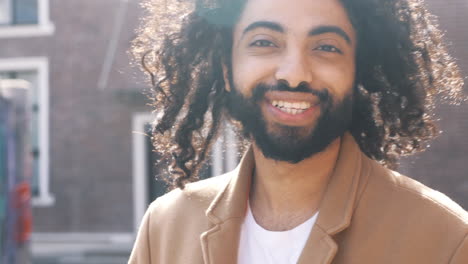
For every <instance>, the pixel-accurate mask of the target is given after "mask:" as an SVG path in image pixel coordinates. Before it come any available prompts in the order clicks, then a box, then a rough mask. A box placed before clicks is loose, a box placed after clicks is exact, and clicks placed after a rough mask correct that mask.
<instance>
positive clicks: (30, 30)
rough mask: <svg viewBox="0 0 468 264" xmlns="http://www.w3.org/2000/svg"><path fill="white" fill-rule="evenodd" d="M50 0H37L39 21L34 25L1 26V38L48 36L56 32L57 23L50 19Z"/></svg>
mask: <svg viewBox="0 0 468 264" xmlns="http://www.w3.org/2000/svg"><path fill="white" fill-rule="evenodd" d="M49 7H50V6H49V0H37V8H38V23H37V24H32V25H19V24H12V25H3V26H0V38H24V37H38V36H48V35H52V34H54V32H55V25H54V24H53V23H52V22H51V20H50V9H49Z"/></svg>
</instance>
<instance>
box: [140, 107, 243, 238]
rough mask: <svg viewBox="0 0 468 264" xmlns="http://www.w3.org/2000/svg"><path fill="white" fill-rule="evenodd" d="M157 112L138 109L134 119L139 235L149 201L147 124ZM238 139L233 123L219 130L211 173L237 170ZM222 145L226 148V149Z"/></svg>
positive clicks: (213, 149) (216, 174)
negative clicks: (139, 110)
mask: <svg viewBox="0 0 468 264" xmlns="http://www.w3.org/2000/svg"><path fill="white" fill-rule="evenodd" d="M154 120H155V114H154V113H149V112H135V113H133V118H132V155H133V156H132V174H133V182H132V184H133V232H134V233H135V234H136V232H137V231H138V228H139V226H140V223H141V219H142V218H143V215H144V214H145V211H146V209H147V208H148V204H149V203H150V201H149V200H148V189H147V188H148V186H147V182H146V181H147V176H148V157H147V152H146V151H145V149H146V147H147V145H146V138H147V137H148V136H147V135H146V132H145V125H146V124H152V123H153V121H154ZM236 142H237V138H236V135H235V133H234V131H233V127H232V125H230V124H229V123H226V127H225V128H224V129H223V130H222V131H220V135H219V137H218V138H217V140H216V142H214V144H213V147H212V155H211V164H212V167H211V176H218V175H221V174H222V173H224V172H227V171H231V170H234V169H235V168H236V167H237V165H238V163H239V159H238V155H237V151H238V147H237V145H236ZM223 146H224V148H225V151H223Z"/></svg>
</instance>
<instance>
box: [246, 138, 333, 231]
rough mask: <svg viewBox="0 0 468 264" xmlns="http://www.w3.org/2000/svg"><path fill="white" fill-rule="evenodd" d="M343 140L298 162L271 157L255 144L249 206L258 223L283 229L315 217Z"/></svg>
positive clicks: (265, 226) (270, 228)
mask: <svg viewBox="0 0 468 264" xmlns="http://www.w3.org/2000/svg"><path fill="white" fill-rule="evenodd" d="M340 143H341V140H340V139H336V140H335V141H333V142H332V143H331V144H330V145H329V146H328V147H327V148H326V149H325V150H324V151H323V152H320V153H317V154H315V155H313V156H311V157H309V158H307V159H305V160H303V161H301V162H299V163H297V164H291V163H288V162H282V161H275V160H272V159H268V158H266V157H265V156H264V155H263V154H262V152H261V151H260V150H259V149H258V147H257V146H256V145H255V144H254V146H253V151H254V157H255V171H254V176H253V178H252V179H253V180H252V187H251V191H250V206H251V208H252V213H253V215H254V217H255V219H256V221H257V223H258V224H259V225H261V226H263V227H264V228H266V229H269V230H274V231H281V230H288V229H291V228H293V227H295V226H297V225H299V224H301V223H303V222H304V221H306V220H307V219H308V218H310V217H312V216H313V215H314V214H315V213H316V212H317V210H318V208H319V206H320V202H321V198H322V196H323V193H324V192H325V190H326V186H327V183H328V180H329V177H330V175H331V174H332V172H333V169H334V168H335V163H336V160H337V158H338V152H339V149H340Z"/></svg>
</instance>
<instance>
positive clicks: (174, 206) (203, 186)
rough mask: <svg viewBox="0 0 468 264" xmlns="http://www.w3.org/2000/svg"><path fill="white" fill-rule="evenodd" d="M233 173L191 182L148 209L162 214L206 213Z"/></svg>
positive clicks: (152, 204) (171, 192)
mask: <svg viewBox="0 0 468 264" xmlns="http://www.w3.org/2000/svg"><path fill="white" fill-rule="evenodd" d="M231 174H232V172H230V173H226V174H223V175H220V176H215V177H212V178H208V179H204V180H200V181H197V182H193V183H189V184H187V185H186V186H185V188H184V189H183V190H181V189H174V190H172V191H170V192H168V193H166V194H164V195H162V196H160V197H158V198H157V199H156V200H154V201H153V202H152V203H151V204H150V206H149V208H148V210H149V211H150V212H151V213H153V214H157V215H160V216H164V215H166V214H171V215H172V214H179V213H181V214H186V215H187V213H193V216H195V215H198V214H202V215H204V214H205V211H206V210H207V209H208V207H209V205H210V204H211V202H212V201H213V199H214V198H215V197H216V195H217V194H218V193H219V192H222V191H223V190H224V188H226V186H227V184H228V182H229V181H230V179H231ZM189 211H190V212H189Z"/></svg>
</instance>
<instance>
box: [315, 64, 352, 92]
mask: <svg viewBox="0 0 468 264" xmlns="http://www.w3.org/2000/svg"><path fill="white" fill-rule="evenodd" d="M314 69H315V70H314V71H315V76H316V78H318V79H319V80H320V81H321V82H322V86H323V87H325V88H328V89H330V92H331V93H333V94H335V95H336V96H338V97H339V98H342V97H343V96H344V95H345V94H347V93H349V92H350V91H351V90H352V89H353V86H354V80H355V74H356V72H355V65H354V61H353V60H349V61H343V62H340V63H327V64H321V65H317V66H316V67H314Z"/></svg>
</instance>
